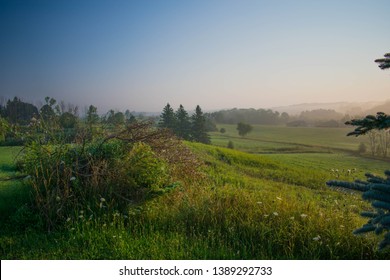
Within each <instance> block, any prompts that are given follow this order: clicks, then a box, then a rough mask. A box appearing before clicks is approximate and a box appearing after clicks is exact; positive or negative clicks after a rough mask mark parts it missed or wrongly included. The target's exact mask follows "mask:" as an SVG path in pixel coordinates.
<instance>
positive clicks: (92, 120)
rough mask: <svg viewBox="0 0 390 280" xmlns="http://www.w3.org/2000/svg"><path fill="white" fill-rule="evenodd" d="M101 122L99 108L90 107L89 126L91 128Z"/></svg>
mask: <svg viewBox="0 0 390 280" xmlns="http://www.w3.org/2000/svg"><path fill="white" fill-rule="evenodd" d="M98 122H99V115H98V114H97V108H96V107H95V106H93V105H89V107H88V111H87V124H88V125H89V126H92V125H95V124H97V123H98Z"/></svg>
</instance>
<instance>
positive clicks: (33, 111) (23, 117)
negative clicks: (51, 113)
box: [3, 97, 38, 125]
mask: <svg viewBox="0 0 390 280" xmlns="http://www.w3.org/2000/svg"><path fill="white" fill-rule="evenodd" d="M3 114H4V117H5V118H6V119H7V120H8V121H9V122H10V123H12V124H21V125H27V124H29V122H30V120H31V118H32V117H34V116H35V117H36V116H38V109H37V108H36V107H35V106H34V105H32V104H30V103H26V102H23V101H21V100H20V99H19V98H17V97H14V99H13V100H12V101H11V100H8V102H7V105H6V106H5V108H4V113H3Z"/></svg>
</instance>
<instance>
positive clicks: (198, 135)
mask: <svg viewBox="0 0 390 280" xmlns="http://www.w3.org/2000/svg"><path fill="white" fill-rule="evenodd" d="M191 120H192V133H191V134H192V140H194V141H196V142H201V143H205V144H210V143H211V141H210V136H209V135H208V134H207V132H206V131H207V130H206V118H205V116H204V115H203V112H202V109H201V108H200V106H199V105H198V106H196V109H195V113H194V114H193V115H192V117H191Z"/></svg>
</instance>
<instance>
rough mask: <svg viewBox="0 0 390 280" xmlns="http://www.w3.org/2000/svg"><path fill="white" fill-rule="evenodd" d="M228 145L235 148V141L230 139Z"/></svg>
mask: <svg viewBox="0 0 390 280" xmlns="http://www.w3.org/2000/svg"><path fill="white" fill-rule="evenodd" d="M227 147H228V148H229V149H234V143H233V141H232V140H229V142H228V144H227Z"/></svg>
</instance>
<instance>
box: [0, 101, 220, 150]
mask: <svg viewBox="0 0 390 280" xmlns="http://www.w3.org/2000/svg"><path fill="white" fill-rule="evenodd" d="M42 104H43V105H42V106H41V107H40V108H38V107H37V106H35V105H33V104H31V103H27V102H24V101H22V100H21V99H20V98H18V97H14V98H13V99H9V100H7V101H6V100H5V98H3V97H2V98H1V99H0V144H3V145H20V144H23V143H22V142H23V141H24V140H23V138H24V136H25V135H26V133H30V132H33V133H41V134H47V133H48V132H50V133H51V134H52V135H53V134H57V135H61V137H65V140H66V141H67V142H71V141H73V140H74V137H76V134H77V133H79V132H80V131H81V130H83V131H84V132H83V133H87V134H91V135H92V134H94V133H95V134H96V133H97V132H98V131H99V129H100V127H105V129H111V130H119V129H123V128H124V127H125V126H127V125H131V124H133V123H135V122H137V121H139V120H144V119H145V117H143V116H142V115H138V116H137V117H136V116H135V115H134V114H133V113H131V112H130V111H129V110H126V111H125V112H120V111H115V110H109V111H108V112H107V113H106V114H104V115H100V114H99V113H98V109H97V107H95V106H93V105H90V106H89V107H86V108H85V114H84V116H83V117H80V113H79V107H78V106H75V105H73V104H65V103H64V102H63V101H61V102H57V100H56V99H54V98H51V97H46V98H45V99H44V103H42ZM148 119H149V120H151V121H152V122H154V123H156V126H158V127H160V128H168V129H170V130H171V131H172V132H174V133H175V134H176V135H177V136H178V137H180V138H182V139H185V140H190V141H196V142H202V143H210V137H209V135H208V131H213V130H217V128H216V126H215V124H214V123H213V122H212V121H211V120H210V118H209V116H208V114H204V113H203V112H202V109H201V108H200V106H197V107H196V108H195V112H194V113H193V114H192V115H191V116H190V115H189V113H188V112H187V111H186V110H185V109H184V107H183V106H182V105H180V107H179V108H178V109H177V110H176V111H174V110H173V109H172V107H171V106H170V105H169V104H167V106H165V108H164V109H163V112H162V114H161V116H160V118H158V117H149V118H148Z"/></svg>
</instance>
